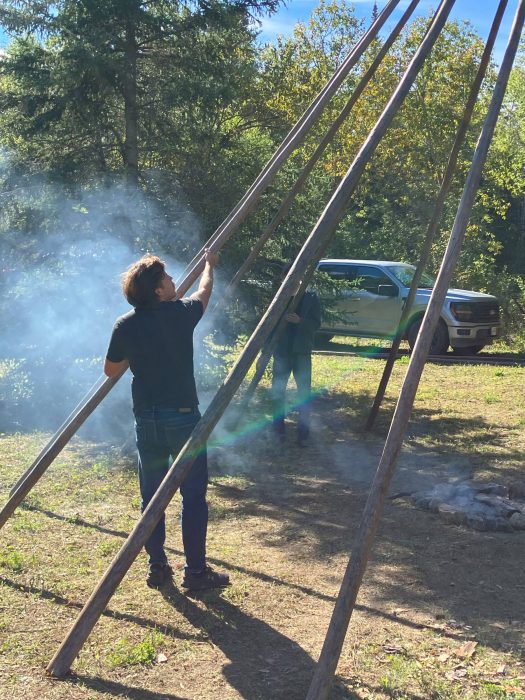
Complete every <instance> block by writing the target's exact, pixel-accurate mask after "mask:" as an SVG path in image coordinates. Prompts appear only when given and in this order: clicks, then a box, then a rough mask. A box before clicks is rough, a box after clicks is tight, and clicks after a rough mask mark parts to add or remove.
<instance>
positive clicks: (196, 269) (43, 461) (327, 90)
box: [0, 0, 400, 527]
mask: <svg viewBox="0 0 525 700" xmlns="http://www.w3.org/2000/svg"><path fill="white" fill-rule="evenodd" d="M399 2H400V0H390V1H389V3H388V4H387V5H386V7H385V8H384V10H383V11H382V13H381V14H380V16H379V17H378V18H377V20H376V21H375V22H374V23H373V24H372V26H371V27H370V28H369V29H368V31H367V32H366V33H365V34H364V35H363V37H362V38H361V40H360V41H359V42H358V44H357V45H356V46H355V47H354V49H353V50H352V51H351V52H350V54H349V55H348V57H347V58H346V60H345V61H344V63H343V64H342V65H341V66H340V67H339V68H338V70H337V72H336V73H335V74H334V76H332V78H331V79H330V80H329V81H328V83H327V84H326V85H325V87H324V88H323V90H322V91H321V92H320V93H319V95H317V97H316V98H315V100H314V101H313V102H312V104H311V105H310V106H309V108H308V109H307V110H306V112H305V113H304V114H303V115H302V117H301V118H300V119H299V121H298V122H297V124H295V126H294V127H293V128H292V130H291V131H290V133H289V134H288V136H287V137H286V138H285V140H284V141H283V143H282V144H281V146H280V147H279V148H278V150H277V151H276V153H275V154H274V156H273V157H272V159H271V160H270V161H269V162H268V163H267V164H266V166H265V168H264V169H263V171H262V172H261V174H260V175H259V176H258V178H257V179H256V181H255V182H254V183H253V185H252V186H251V187H250V189H249V190H248V191H247V192H246V193H245V195H244V196H243V198H242V199H241V201H240V202H239V203H238V204H237V206H236V207H235V208H234V210H233V211H232V212H231V213H230V215H229V216H228V217H227V218H226V219H225V220H224V222H223V223H222V224H221V226H220V227H219V228H218V229H217V230H216V231H215V233H214V234H213V235H212V236H211V238H210V239H209V241H208V242H207V244H206V247H212V248H213V250H214V251H215V252H218V251H219V250H220V249H221V248H222V246H223V245H224V244H225V243H226V242H227V240H228V239H229V238H230V236H231V235H232V234H233V233H234V232H235V231H236V230H237V229H238V228H239V226H240V225H241V224H242V223H243V221H244V219H246V217H247V216H248V215H249V213H250V212H251V211H252V209H253V208H254V207H255V205H256V204H257V202H258V200H259V199H260V196H261V194H262V192H263V190H264V188H265V187H266V186H267V185H268V184H269V182H271V180H272V179H273V177H275V175H276V173H277V171H278V169H279V167H280V166H281V165H282V163H283V161H284V160H285V159H286V158H287V156H288V155H289V154H290V153H291V152H292V151H293V150H294V149H295V148H297V146H298V145H299V144H300V142H301V140H302V139H303V138H304V136H305V135H306V133H307V132H308V130H309V128H310V127H311V126H312V124H313V122H314V121H315V119H317V117H318V116H319V115H320V113H321V111H322V110H323V109H324V107H325V106H326V104H327V103H328V101H329V100H330V99H331V97H332V96H333V95H334V93H335V92H336V91H337V90H338V89H339V87H340V86H341V84H342V83H343V81H344V80H345V78H346V77H347V75H348V73H349V72H350V70H351V69H352V68H353V67H354V66H355V65H356V63H357V62H358V60H359V59H360V58H361V56H362V55H363V53H364V52H365V51H366V49H367V48H368V47H369V46H370V44H371V43H372V41H373V40H374V38H375V37H376V36H377V34H378V32H379V31H380V30H381V28H382V27H383V25H384V23H385V22H386V21H387V20H388V18H389V17H390V15H391V14H392V12H393V11H394V10H395V8H396V6H397V5H398V4H399ZM132 87H133V86H131V87H130V94H129V98H130V99H129V100H126V105H127V107H126V134H129V138H127V140H126V143H127V144H128V145H129V148H127V150H126V158H128V159H129V162H130V163H132V162H133V153H134V152H135V154H136V149H135V151H133V148H132V145H133V143H134V139H135V141H136V136H137V134H136V131H134V130H133V124H132V122H133V119H132V116H133V104H134V101H133V94H132V93H133V91H132ZM128 116H129V117H130V119H129V120H128ZM128 126H129V127H130V128H129V130H128ZM132 170H133V169H131V171H132ZM131 171H130V172H131ZM203 253H204V248H203V249H201V251H200V252H199V253H198V254H197V255H196V256H195V257H194V259H193V260H192V261H191V263H190V264H189V265H188V266H187V267H186V270H185V273H184V275H183V277H182V279H181V280H180V282H179V281H178V282H177V290H178V293H179V296H182V295H184V294H185V293H186V292H187V291H188V289H190V287H191V286H192V285H193V283H194V282H195V281H196V279H197V278H198V277H199V275H200V273H201V272H202V269H203V266H204V256H203ZM120 376H122V375H120ZM120 376H119V377H117V378H112V379H106V380H105V382H104V383H103V384H101V385H100V386H99V387H98V389H97V388H96V387H97V385H95V386H94V387H92V388H91V389H90V391H89V392H88V393H87V394H86V396H85V398H84V399H83V401H82V404H86V408H85V410H83V411H82V419H81V420H80V421H77V420H73V421H72V422H71V423H67V425H68V428H67V431H66V432H64V433H62V429H59V430H58V431H57V433H55V435H54V436H53V438H52V439H51V441H50V442H49V443H48V444H47V445H46V447H45V448H44V449H43V450H42V452H41V453H40V455H39V456H38V457H37V459H36V460H35V462H33V464H32V465H31V467H30V468H29V469H28V470H27V471H26V473H25V474H23V475H22V477H20V479H19V480H18V481H17V483H16V485H15V487H14V488H13V490H12V493H11V498H10V500H9V502H8V503H7V504H6V506H5V507H4V509H3V510H2V514H3V516H4V517H5V519H4V520H3V522H1V524H0V527H1V526H2V525H3V523H4V522H5V521H6V520H7V519H8V518H9V517H10V516H11V515H12V513H13V511H14V510H15V509H16V507H17V506H18V505H19V503H20V502H21V501H22V500H23V499H24V498H25V496H26V495H27V493H28V492H29V491H30V490H31V488H32V487H33V486H34V485H35V483H36V482H37V481H38V480H39V479H40V477H41V476H42V475H43V474H44V473H45V471H46V470H47V468H48V467H49V466H50V464H51V463H52V462H53V460H54V459H55V458H56V457H57V455H58V454H59V453H60V452H61V450H62V449H63V448H64V446H65V445H66V444H67V443H68V442H69V440H70V439H71V437H72V436H73V435H74V434H75V432H76V431H77V430H78V428H79V427H80V426H81V425H82V423H83V422H84V421H85V420H86V419H87V418H88V416H89V415H90V414H91V413H92V412H93V411H94V410H95V408H96V407H97V406H98V404H99V403H100V402H101V401H102V400H103V399H104V398H105V396H106V395H107V394H108V392H109V391H111V389H112V388H113V386H114V385H115V384H116V382H117V381H118V379H120ZM65 425H66V424H64V426H65ZM64 426H62V427H64ZM53 445H56V448H57V449H56V450H55V449H52V447H53ZM30 472H31V473H33V474H34V476H35V479H31V480H28V481H27V484H26V485H27V486H28V487H29V488H28V489H27V490H24V491H23V493H24V495H23V496H22V498H20V499H19V500H17V499H18V495H17V496H16V497H15V494H14V491H15V489H18V488H19V487H21V486H22V484H21V482H23V481H24V482H25V481H26V478H27V476H28V474H29V473H30ZM18 493H19V494H20V493H22V491H18ZM13 504H14V507H13Z"/></svg>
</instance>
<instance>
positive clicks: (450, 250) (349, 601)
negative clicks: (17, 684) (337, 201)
mask: <svg viewBox="0 0 525 700" xmlns="http://www.w3.org/2000/svg"><path fill="white" fill-rule="evenodd" d="M524 20H525V0H519V4H518V8H517V10H516V15H515V18H514V24H513V27H512V31H511V35H510V38H509V43H508V45H507V49H506V51H505V56H504V58H503V62H502V64H501V68H500V72H499V76H498V80H497V82H496V85H495V88H494V93H493V96H492V100H491V103H490V107H489V110H488V113H487V117H486V119H485V122H484V125H483V130H482V132H481V136H480V138H479V141H478V144H477V147H476V151H475V153H474V157H473V160H472V165H471V168H470V171H469V174H468V177H467V180H466V183H465V188H464V190H463V195H462V198H461V202H460V204H459V208H458V211H457V214H456V219H455V222H454V226H453V229H452V232H451V234H450V239H449V243H448V247H447V250H446V252H445V255H444V258H443V262H442V264H441V269H440V271H439V275H438V278H437V281H436V285H435V287H434V290H433V292H432V296H431V299H430V302H429V305H428V307H427V311H426V313H425V317H424V319H423V323H422V324H421V329H420V331H419V334H418V337H417V341H416V345H415V348H414V351H413V353H412V357H411V359H410V364H409V366H408V370H407V374H406V377H405V381H404V383H403V388H402V390H401V394H400V396H399V400H398V402H397V406H396V410H395V413H394V417H393V420H392V424H391V426H390V431H389V433H388V437H387V440H386V443H385V447H384V450H383V454H382V456H381V460H380V462H379V465H378V468H377V472H376V475H375V478H374V481H373V484H372V487H371V490H370V494H369V497H368V500H367V503H366V506H365V509H364V511H363V515H362V518H361V523H360V526H359V530H358V532H357V535H356V544H355V545H354V547H353V550H352V556H351V558H350V561H349V563H348V566H347V569H346V572H345V575H344V578H343V582H342V584H341V589H340V592H339V596H338V598H337V602H336V604H335V608H334V611H333V614H332V619H331V621H330V625H329V627H328V632H327V635H326V639H325V641H324V644H323V648H322V651H321V656H320V658H319V662H318V664H317V667H316V670H315V674H314V677H313V680H312V683H311V685H310V689H309V691H308V694H307V696H306V700H325V699H326V698H327V697H328V693H329V690H330V686H331V684H332V680H333V677H334V674H335V671H336V668H337V663H338V661H339V657H340V654H341V649H342V646H343V642H344V639H345V635H346V631H347V628H348V624H349V622H350V618H351V615H352V611H353V608H354V605H355V601H356V598H357V594H358V591H359V586H360V585H361V581H362V578H363V575H364V571H365V568H366V563H367V560H368V556H369V553H370V548H371V545H372V540H373V537H374V534H375V531H376V529H377V525H378V522H379V517H380V515H381V511H382V507H383V504H384V501H385V497H386V494H387V491H388V486H389V484H390V480H391V477H392V474H393V472H394V469H395V464H396V461H397V457H398V455H399V451H400V449H401V445H402V442H403V436H404V433H405V429H406V426H407V424H408V421H409V418H410V413H411V411H412V406H413V403H414V398H415V395H416V391H417V388H418V385H419V380H420V378H421V373H422V372H423V368H424V366H425V361H426V358H427V355H428V350H429V347H430V343H431V340H432V336H433V333H434V328H435V326H436V324H437V322H438V319H439V315H440V313H441V307H442V305H443V302H444V300H445V296H446V293H447V289H448V287H449V285H450V281H451V279H452V274H453V272H454V268H455V265H456V262H457V259H458V256H459V253H460V250H461V246H462V243H463V240H464V237H465V231H466V228H467V224H468V220H469V217H470V213H471V211H472V207H473V204H474V200H475V197H476V192H477V190H478V187H479V182H480V178H481V173H482V170H483V166H484V164H485V160H486V156H487V151H488V149H489V146H490V143H491V141H492V136H493V134H494V129H495V126H496V122H497V119H498V115H499V112H500V109H501V104H502V101H503V97H504V95H505V90H506V87H507V83H508V78H509V75H510V71H511V68H512V64H513V61H514V58H515V56H516V52H517V49H518V46H519V40H520V36H521V31H522V29H523V24H524Z"/></svg>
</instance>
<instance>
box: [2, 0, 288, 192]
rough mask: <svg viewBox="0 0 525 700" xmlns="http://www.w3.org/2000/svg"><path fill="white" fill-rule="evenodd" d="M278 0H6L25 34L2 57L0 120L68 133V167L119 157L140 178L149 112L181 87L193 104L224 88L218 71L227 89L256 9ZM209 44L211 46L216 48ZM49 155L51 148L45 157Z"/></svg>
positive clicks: (14, 27) (106, 164) (173, 100)
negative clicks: (234, 60) (233, 60)
mask: <svg viewBox="0 0 525 700" xmlns="http://www.w3.org/2000/svg"><path fill="white" fill-rule="evenodd" d="M277 5H278V0H259V1H257V0H227V1H223V2H219V1H215V2H214V1H212V2H208V1H207V0H198V1H197V2H193V3H184V2H170V3H166V2H164V0H150V1H149V2H147V1H142V0H109V2H108V1H107V0H94V1H93V2H87V0H81V1H80V2H79V1H78V0H61V2H58V3H55V2H53V3H51V2H38V3H31V4H28V3H20V2H19V1H18V0H7V1H4V2H2V3H0V22H1V23H2V24H3V25H4V26H5V27H6V29H7V30H8V31H9V32H10V33H11V34H13V35H15V36H17V37H18V40H17V41H15V43H14V45H13V47H12V48H11V49H10V50H9V52H8V55H7V57H6V60H5V61H3V62H2V75H3V76H4V78H5V81H4V85H3V88H4V89H3V95H2V101H1V106H2V108H3V109H4V110H6V111H7V114H6V116H5V117H4V119H3V124H2V127H3V129H4V130H5V131H6V132H9V134H10V135H11V138H12V139H16V138H17V137H24V136H26V137H34V138H36V137H43V138H44V140H46V141H47V142H49V140H50V139H53V137H55V138H54V139H53V140H54V141H55V144H56V143H60V141H61V140H63V141H64V146H63V147H62V148H59V154H60V156H61V157H62V160H65V165H66V170H67V168H68V167H70V168H73V170H75V169H76V168H78V166H79V165H80V164H81V163H82V162H86V160H87V161H88V162H90V163H93V164H94V166H95V168H97V167H98V169H114V168H115V167H116V166H118V164H119V163H121V164H122V166H123V168H124V171H125V173H126V176H127V178H128V181H129V182H130V183H131V184H132V185H137V183H138V178H139V171H140V166H141V153H140V150H141V144H142V142H143V140H145V135H146V134H147V133H148V131H149V128H150V124H151V122H152V121H154V122H157V128H159V127H158V122H159V121H160V120H162V119H163V118H164V115H165V109H166V108H167V107H173V106H176V105H177V103H180V102H181V100H180V99H177V94H180V95H181V96H182V98H183V99H184V100H186V104H187V105H188V109H189V110H191V108H192V105H191V102H190V100H191V99H197V100H198V99H199V98H200V99H203V100H204V101H206V100H207V99H208V97H209V93H210V92H211V93H214V92H215V93H217V87H216V85H217V84H216V83H215V81H213V82H212V78H218V79H219V80H218V85H219V86H220V88H222V89H223V90H224V89H226V91H227V87H228V81H229V76H228V74H227V70H228V69H229V68H232V65H231V58H232V56H234V55H235V53H236V51H242V50H243V47H241V46H240V43H244V45H246V44H249V43H250V42H251V41H252V40H253V31H252V30H251V29H250V26H249V18H250V13H259V12H262V11H273V10H274V9H275V8H276V7H277ZM219 37H220V39H219ZM214 41H215V44H216V45H215V47H214V46H213V42H214ZM219 47H220V48H219ZM213 48H214V49H215V50H213ZM203 49H206V50H210V49H212V51H211V55H209V54H208V53H206V51H204V50H203ZM224 58H226V61H224V63H225V66H224V67H222V59H224ZM188 77H189V80H188ZM157 80H158V81H160V82H161V83H163V84H164V86H166V84H167V83H168V82H170V83H171V85H170V87H171V89H170V90H168V91H165V92H164V93H163V92H162V91H161V90H158V89H157V90H153V91H152V90H151V89H150V88H151V87H152V84H151V81H153V84H154V83H155V81H157ZM153 87H155V86H154V85H153ZM152 92H154V93H156V94H155V100H154V101H152V94H151V93H152ZM159 95H161V96H162V98H163V100H161V102H160V103H159ZM221 97H222V98H223V99H227V95H226V94H224V93H223V94H222V95H221ZM165 100H167V101H168V104H166V103H165ZM46 155H49V154H46V152H45V150H44V152H42V153H41V158H42V159H45V157H46ZM64 156H65V159H64Z"/></svg>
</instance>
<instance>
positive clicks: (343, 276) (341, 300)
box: [319, 263, 359, 335]
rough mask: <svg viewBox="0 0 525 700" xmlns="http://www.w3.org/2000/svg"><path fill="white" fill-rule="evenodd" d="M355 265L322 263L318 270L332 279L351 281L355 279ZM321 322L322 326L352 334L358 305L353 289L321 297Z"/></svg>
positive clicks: (356, 322) (355, 325)
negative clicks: (332, 295)
mask: <svg viewBox="0 0 525 700" xmlns="http://www.w3.org/2000/svg"><path fill="white" fill-rule="evenodd" d="M356 269H357V267H356V265H351V264H350V265H349V264H348V263H322V264H320V265H319V271H320V272H325V273H326V274H328V275H330V277H332V278H333V279H334V280H338V281H342V282H353V281H354V280H355V273H356ZM322 302H323V324H322V328H323V329H327V330H333V331H334V332H340V333H343V334H349V335H352V333H353V331H355V330H356V329H357V325H358V321H357V319H356V316H357V313H358V310H359V306H358V302H357V296H356V290H355V289H353V288H352V289H344V290H341V291H338V292H337V294H336V296H335V297H331V296H330V298H326V299H322Z"/></svg>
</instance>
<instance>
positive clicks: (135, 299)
mask: <svg viewBox="0 0 525 700" xmlns="http://www.w3.org/2000/svg"><path fill="white" fill-rule="evenodd" d="M217 260H218V256H217V255H216V254H215V253H212V252H211V251H209V250H206V252H205V267H204V271H203V273H202V276H201V279H200V282H199V288H198V289H197V291H196V292H195V293H194V294H192V295H191V296H190V297H188V298H186V299H177V292H176V289H175V284H174V283H173V279H172V278H171V277H170V276H169V275H168V273H167V272H166V270H165V266H164V263H163V262H162V261H161V260H160V259H159V258H157V257H155V256H153V255H145V256H144V257H143V258H141V259H140V260H138V261H137V262H136V263H134V264H133V265H131V267H130V268H129V269H128V270H127V271H126V272H125V273H124V275H123V280H122V289H123V292H124V296H125V297H126V299H127V300H128V302H129V303H130V304H131V305H132V306H133V307H134V309H133V311H130V312H128V313H127V314H125V315H124V316H121V317H120V318H118V319H117V321H116V323H115V326H114V328H113V334H112V336H111V340H110V343H109V349H108V352H107V356H106V361H105V364H104V372H105V373H106V375H107V376H108V377H113V376H115V375H117V374H119V373H120V372H121V371H122V370H124V369H126V368H127V367H128V366H129V367H130V369H131V372H132V374H133V383H132V396H133V412H134V414H135V427H136V435H137V449H138V454H139V462H138V472H139V483H140V493H141V496H142V504H141V507H142V510H144V509H145V508H146V506H147V505H148V503H149V501H150V500H151V498H152V497H153V496H154V494H155V492H156V491H157V489H158V487H159V485H160V483H161V482H162V480H163V479H164V477H165V475H166V473H167V471H168V469H169V466H170V464H171V460H173V459H174V458H175V457H176V456H177V454H178V453H179V452H180V450H181V448H182V446H183V445H184V444H185V442H186V441H187V439H188V438H189V436H190V434H191V432H192V430H193V428H194V427H195V425H196V424H197V422H198V421H199V419H200V413H199V410H198V398H197V392H196V388H195V378H194V373H193V330H194V328H195V326H196V325H197V323H198V322H199V320H200V319H201V317H202V314H203V313H204V310H205V309H206V307H207V305H208V302H209V299H210V296H211V292H212V288H213V268H214V267H215V265H216V264H217ZM207 484H208V467H207V459H206V450H205V449H204V450H203V451H202V452H201V454H199V455H198V456H197V457H196V459H195V461H194V463H193V465H192V467H191V470H190V472H189V473H188V475H187V476H186V478H185V480H184V482H183V483H182V485H181V488H180V490H181V494H182V540H183V545H184V553H185V555H186V566H185V569H184V579H183V582H182V585H183V586H184V587H185V588H188V589H192V590H204V589H207V588H219V587H222V586H226V585H228V583H229V579H228V576H227V575H226V574H223V573H220V572H217V571H214V570H213V569H212V568H211V567H209V566H208V565H207V564H206V530H207V525H208V505H207V502H206V490H207ZM165 536H166V533H165V518H164V514H163V515H162V518H161V519H160V521H159V522H158V524H157V526H156V527H155V529H154V530H153V532H152V534H151V537H150V538H149V540H148V541H147V542H146V545H145V548H146V552H147V553H148V555H149V569H148V576H147V579H146V582H147V584H148V585H149V586H150V587H152V588H159V587H160V586H162V585H163V584H164V582H165V581H166V580H167V579H168V578H170V577H171V575H172V574H173V570H172V569H171V567H170V565H169V564H168V560H167V557H166V553H165V551H164V541H165Z"/></svg>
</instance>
